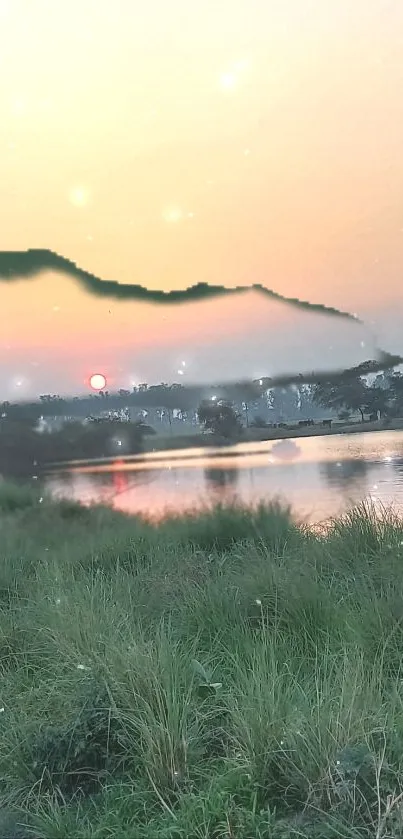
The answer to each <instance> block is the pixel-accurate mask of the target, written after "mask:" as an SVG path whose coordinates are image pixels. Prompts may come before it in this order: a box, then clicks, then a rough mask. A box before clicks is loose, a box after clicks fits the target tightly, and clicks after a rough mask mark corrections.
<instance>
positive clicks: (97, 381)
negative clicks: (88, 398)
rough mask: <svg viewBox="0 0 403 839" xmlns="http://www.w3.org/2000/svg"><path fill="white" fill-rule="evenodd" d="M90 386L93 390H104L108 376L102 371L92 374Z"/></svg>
mask: <svg viewBox="0 0 403 839" xmlns="http://www.w3.org/2000/svg"><path fill="white" fill-rule="evenodd" d="M90 387H92V389H93V390H103V389H104V387H106V378H105V376H104V375H103V374H102V373H93V374H92V376H90Z"/></svg>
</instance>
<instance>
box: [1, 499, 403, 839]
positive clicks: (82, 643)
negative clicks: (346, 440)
mask: <svg viewBox="0 0 403 839" xmlns="http://www.w3.org/2000/svg"><path fill="white" fill-rule="evenodd" d="M0 511H1V518H0V523H1V524H0V526H1V549H2V550H1V554H2V562H1V566H0V575H1V578H0V604H1V605H0V666H1V682H0V694H1V695H0V778H1V783H0V837H1V839H5V838H6V837H7V839H9V837H11V839H16V837H23V836H35V837H37V839H67V837H75V839H103V838H104V837H108V838H109V839H289V837H305V838H306V839H308V837H309V839H319V837H320V839H330V837H332V839H333V837H334V838H336V837H343V839H358V838H359V837H360V839H361V838H362V839H364V837H365V839H366V837H371V839H388V837H401V836H402V835H403V811H402V807H401V802H402V798H403V681H402V679H403V672H402V665H401V658H402V656H401V651H402V647H403V573H402V563H403V521H399V520H398V519H396V518H395V517H394V516H393V515H392V513H389V512H388V513H386V512H385V513H384V514H383V516H382V517H381V518H378V519H377V518H376V517H375V515H374V511H373V510H372V509H371V508H366V507H362V508H360V509H358V510H355V511H353V512H352V513H350V514H349V515H348V516H346V517H345V518H344V519H342V520H340V521H337V522H334V524H333V525H332V527H331V528H330V530H329V531H328V532H327V533H326V535H325V534H315V533H313V532H312V531H309V530H307V529H306V528H303V527H297V526H296V525H295V524H294V523H293V521H292V519H291V517H290V514H289V511H287V510H283V509H280V508H279V507H277V506H276V505H272V506H270V507H267V508H259V509H257V510H256V511H254V512H248V511H243V510H241V509H237V508H227V509H224V508H217V509H215V510H214V511H212V512H209V511H206V512H204V513H201V514H197V515H196V514H195V515H194V516H192V515H190V516H187V517H185V518H180V519H177V520H170V521H167V522H165V523H162V524H161V525H160V526H159V527H152V526H151V525H148V524H147V523H145V522H142V521H140V520H136V519H133V518H129V517H125V516H123V515H121V514H119V513H117V512H115V511H113V510H108V509H103V508H99V507H98V508H93V509H88V508H83V507H79V506H77V505H75V504H72V503H67V502H62V503H53V502H51V501H49V500H48V499H47V498H46V497H42V496H40V495H39V494H38V493H37V492H35V491H32V490H31V489H30V488H29V487H28V486H27V487H25V488H21V487H16V486H13V485H9V484H2V485H0Z"/></svg>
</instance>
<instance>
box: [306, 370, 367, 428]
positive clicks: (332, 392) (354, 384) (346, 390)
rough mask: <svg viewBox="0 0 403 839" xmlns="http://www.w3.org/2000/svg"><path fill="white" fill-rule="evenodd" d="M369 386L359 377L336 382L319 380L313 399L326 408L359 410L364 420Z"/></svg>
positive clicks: (341, 379)
mask: <svg viewBox="0 0 403 839" xmlns="http://www.w3.org/2000/svg"><path fill="white" fill-rule="evenodd" d="M368 390H369V388H368V387H367V385H366V384H365V382H364V381H363V380H362V379H361V378H360V377H359V376H357V377H355V378H350V377H346V378H341V377H340V379H339V380H338V381H334V382H319V383H318V384H317V385H316V386H315V389H314V394H313V400H314V402H316V404H317V405H322V406H323V407H324V408H332V409H334V410H337V409H338V408H347V409H348V410H350V411H359V412H360V414H361V421H362V422H364V411H365V408H366V407H367V403H368Z"/></svg>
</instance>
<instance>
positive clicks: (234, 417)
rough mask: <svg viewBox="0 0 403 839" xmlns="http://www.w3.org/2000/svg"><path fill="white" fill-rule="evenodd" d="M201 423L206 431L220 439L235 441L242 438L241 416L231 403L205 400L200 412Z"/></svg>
mask: <svg viewBox="0 0 403 839" xmlns="http://www.w3.org/2000/svg"><path fill="white" fill-rule="evenodd" d="M197 413H198V417H199V422H200V423H201V424H202V425H204V427H205V429H206V430H209V431H212V432H213V433H214V434H217V435H219V436H220V437H226V438H227V439H231V438H232V439H234V438H237V437H239V436H240V434H241V431H242V424H241V421H240V417H239V414H237V413H236V411H234V409H233V407H232V405H231V404H230V403H229V402H224V401H221V400H220V401H219V402H213V401H211V400H207V399H206V400H204V401H203V402H202V403H201V405H200V406H199V410H198V412H197Z"/></svg>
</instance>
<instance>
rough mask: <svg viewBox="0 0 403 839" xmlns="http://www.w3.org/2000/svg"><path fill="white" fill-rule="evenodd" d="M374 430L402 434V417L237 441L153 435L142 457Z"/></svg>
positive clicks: (265, 431) (248, 434) (260, 433)
mask: <svg viewBox="0 0 403 839" xmlns="http://www.w3.org/2000/svg"><path fill="white" fill-rule="evenodd" d="M374 431H403V417H401V418H398V419H395V420H394V421H393V422H391V423H390V424H389V425H385V424H384V421H383V420H377V421H376V422H359V423H351V424H346V425H344V424H343V425H335V426H332V427H331V428H328V427H324V426H322V425H315V426H307V427H305V428H295V427H288V428H248V429H245V434H244V435H242V437H241V438H240V439H239V440H223V439H222V438H220V439H217V437H215V436H214V435H213V434H209V435H207V434H203V433H202V432H200V433H199V434H192V435H190V434H180V435H179V434H178V435H172V436H165V435H164V436H161V437H159V436H156V437H148V438H146V439H145V441H144V442H145V448H144V454H148V453H149V452H156V451H165V450H171V451H172V450H175V449H187V448H194V447H198V448H210V447H219V446H230V445H235V444H236V443H255V442H256V443H258V442H262V443H263V442H271V441H275V440H290V439H298V438H301V437H329V436H335V435H337V434H338V435H348V434H366V433H369V432H374Z"/></svg>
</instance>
